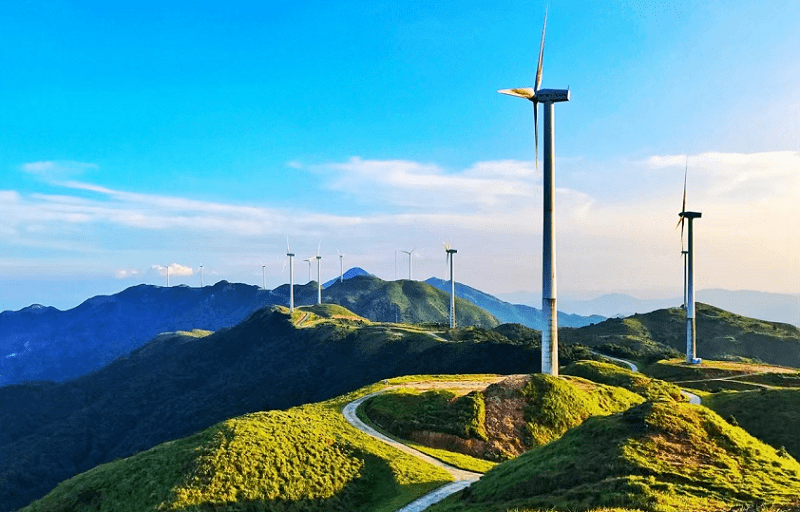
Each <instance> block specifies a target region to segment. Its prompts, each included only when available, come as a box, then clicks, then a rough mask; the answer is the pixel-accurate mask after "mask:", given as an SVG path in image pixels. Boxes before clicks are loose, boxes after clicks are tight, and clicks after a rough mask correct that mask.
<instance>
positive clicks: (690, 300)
mask: <svg viewBox="0 0 800 512" xmlns="http://www.w3.org/2000/svg"><path fill="white" fill-rule="evenodd" d="M687 170H688V163H687ZM686 176H687V174H686V171H684V175H683V205H682V206H681V211H680V213H678V216H679V217H680V218H681V219H680V220H679V221H678V224H677V225H676V226H675V227H676V228H677V227H678V226H680V227H681V246H683V227H684V224H685V223H686V221H687V220H688V221H689V222H688V224H689V227H688V229H687V230H686V235H687V238H688V239H689V240H688V244H687V246H686V254H685V256H684V258H685V260H684V261H685V262H686V263H685V265H686V266H685V267H684V275H685V278H684V286H685V288H684V290H685V291H684V295H685V297H686V301H685V302H686V362H687V363H692V364H698V363H701V362H702V359H699V358H698V357H697V334H696V331H695V328H696V324H695V308H694V234H693V230H692V221H693V220H694V219H699V218H700V217H702V213H700V212H687V211H686ZM681 252H683V251H681Z"/></svg>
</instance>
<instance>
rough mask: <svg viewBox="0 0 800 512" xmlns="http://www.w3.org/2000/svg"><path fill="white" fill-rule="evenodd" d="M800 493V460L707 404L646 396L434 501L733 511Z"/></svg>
mask: <svg viewBox="0 0 800 512" xmlns="http://www.w3.org/2000/svg"><path fill="white" fill-rule="evenodd" d="M799 495H800V464H798V463H797V461H796V460H795V459H793V458H792V457H791V456H789V455H788V454H783V455H781V454H779V453H777V452H776V450H775V449H774V448H772V447H770V446H768V445H766V444H764V443H762V442H761V441H759V440H757V439H756V438H754V437H752V436H751V435H750V434H748V433H747V432H745V431H744V430H743V429H741V428H739V427H735V426H732V425H730V424H728V423H727V422H726V421H725V420H723V419H722V418H721V417H720V416H718V415H717V414H716V413H714V412H713V411H711V410H709V409H707V408H705V407H700V406H692V405H688V404H683V403H675V402H645V403H643V404H642V405H639V406H637V407H634V408H632V409H630V410H628V411H626V412H624V413H621V414H615V415H611V416H605V417H602V416H596V417H592V418H589V419H588V420H586V421H585V422H583V423H582V424H581V425H580V426H578V427H576V428H574V429H572V430H570V431H569V432H567V433H566V434H565V435H564V436H563V437H561V438H560V439H558V440H556V441H554V442H552V443H550V444H548V445H547V446H543V447H541V448H539V449H536V450H531V451H530V452H528V453H526V454H524V455H522V456H520V457H518V458H517V459H515V460H513V461H509V462H506V463H504V464H501V465H499V466H497V467H496V468H494V469H492V470H491V471H489V472H488V473H486V475H484V477H483V478H482V479H481V480H480V481H479V482H477V483H475V484H474V485H473V486H472V487H471V488H469V489H467V490H465V491H462V492H461V493H459V494H458V495H456V496H454V497H451V498H449V499H448V500H446V501H445V502H443V503H441V504H439V505H435V506H434V507H433V508H431V509H430V510H432V511H436V512H444V511H448V512H455V511H458V512H467V511H481V512H494V511H497V512H500V511H502V512H506V511H507V510H513V509H525V510H527V509H535V510H551V509H555V510H587V509H596V508H601V507H623V508H633V509H639V510H644V511H653V512H656V511H658V512H667V511H676V512H677V511H685V510H692V511H728V510H731V509H732V508H733V507H741V506H744V505H749V504H752V503H761V502H763V503H767V504H772V505H778V504H787V503H792V504H793V505H794V506H797V505H800V503H798V501H797V497H798V496H799Z"/></svg>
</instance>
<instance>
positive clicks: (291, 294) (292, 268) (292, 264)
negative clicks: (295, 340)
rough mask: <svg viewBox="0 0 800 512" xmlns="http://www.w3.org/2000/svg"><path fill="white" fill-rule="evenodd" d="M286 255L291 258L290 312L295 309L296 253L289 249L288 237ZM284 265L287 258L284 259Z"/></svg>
mask: <svg viewBox="0 0 800 512" xmlns="http://www.w3.org/2000/svg"><path fill="white" fill-rule="evenodd" d="M286 257H287V258H289V313H291V312H293V311H294V253H293V252H292V250H291V249H289V239H288V238H287V239H286ZM283 263H284V265H285V264H286V260H284V262H283Z"/></svg>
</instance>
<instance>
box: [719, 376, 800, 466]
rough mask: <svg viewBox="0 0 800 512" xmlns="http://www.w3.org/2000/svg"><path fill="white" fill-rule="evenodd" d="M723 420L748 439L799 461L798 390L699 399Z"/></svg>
mask: <svg viewBox="0 0 800 512" xmlns="http://www.w3.org/2000/svg"><path fill="white" fill-rule="evenodd" d="M703 404H704V405H706V406H707V407H709V408H711V409H713V410H714V411H716V412H717V413H718V414H719V415H720V416H722V417H723V418H730V417H733V418H735V419H736V422H737V423H738V424H739V426H741V427H742V428H744V429H745V430H747V431H748V432H750V433H751V434H752V435H754V436H756V437H757V438H759V439H761V440H762V441H764V442H765V443H769V444H770V445H772V446H773V447H775V448H780V447H781V446H784V447H785V448H786V450H787V451H788V452H789V453H790V454H791V455H792V456H793V457H795V458H796V459H800V436H798V434H797V433H798V431H799V430H800V389H764V390H759V391H745V392H723V393H714V394H710V395H708V396H706V397H704V398H703Z"/></svg>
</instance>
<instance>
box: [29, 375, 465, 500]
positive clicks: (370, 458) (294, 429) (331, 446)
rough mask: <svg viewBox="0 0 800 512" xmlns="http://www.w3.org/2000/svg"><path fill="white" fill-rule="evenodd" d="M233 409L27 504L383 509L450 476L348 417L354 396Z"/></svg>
mask: <svg viewBox="0 0 800 512" xmlns="http://www.w3.org/2000/svg"><path fill="white" fill-rule="evenodd" d="M377 387H378V386H371V387H370V388H368V389H363V390H360V391H359V392H356V393H353V394H351V395H349V396H345V397H339V398H338V399H335V400H328V401H325V402H322V403H317V404H309V405H304V406H301V407H295V408H291V409H288V410H285V411H268V412H257V413H252V414H248V415H245V416H240V417H237V418H232V419H229V420H226V421H223V422H221V423H218V424H216V425H213V426H211V427H209V428H207V429H205V430H203V431H201V432H199V433H197V434H194V435H192V436H189V437H185V438H182V439H179V440H176V441H171V442H168V443H164V444H161V445H158V446H156V447H154V448H152V449H150V450H147V451H144V452H141V453H138V454H136V455H133V456H131V457H128V458H125V459H121V460H116V461H113V462H110V463H107V464H103V465H100V466H98V467H96V468H94V469H91V470H90V471H87V472H85V473H83V474H80V475H78V476H75V477H74V478H71V479H69V480H67V481H65V482H63V483H61V484H60V485H58V486H57V487H56V488H55V489H54V490H53V491H52V492H50V493H49V494H48V495H47V496H46V497H44V498H43V499H41V500H39V501H37V502H34V503H32V504H30V505H29V506H28V507H25V508H24V509H22V510H23V511H24V512H40V511H41V512H45V511H46V512H89V511H98V510H99V511H114V512H124V511H131V512H145V511H156V510H158V511H175V512H178V511H184V510H187V509H188V510H270V511H295V512H306V511H307V512H313V511H319V512H324V511H341V512H349V511H365V512H366V511H386V512H392V511H394V510H396V509H397V508H399V507H400V506H402V505H404V504H405V503H406V502H408V501H410V500H411V499H413V498H414V497H416V495H418V494H421V493H424V492H427V491H429V490H432V489H434V488H436V487H438V486H440V485H442V484H444V483H447V482H449V481H452V479H453V478H452V476H450V474H449V473H447V472H446V471H444V470H442V469H440V468H437V467H434V466H431V465H429V464H427V463H425V462H422V461H420V460H419V459H417V458H415V457H413V456H411V455H408V454H406V453H404V452H401V451H398V450H396V449H394V448H391V447H388V446H386V445H384V444H383V443H381V442H379V441H376V440H374V439H372V438H370V437H368V436H367V435H365V434H363V433H361V432H359V431H357V430H355V429H354V428H352V427H350V425H348V424H347V423H346V421H345V419H344V417H343V416H342V415H341V412H340V411H341V407H342V406H343V405H344V404H345V403H347V402H348V401H349V400H352V399H353V398H356V397H357V396H359V395H361V394H364V393H366V392H367V391H368V390H374V389H376V388H377Z"/></svg>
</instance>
